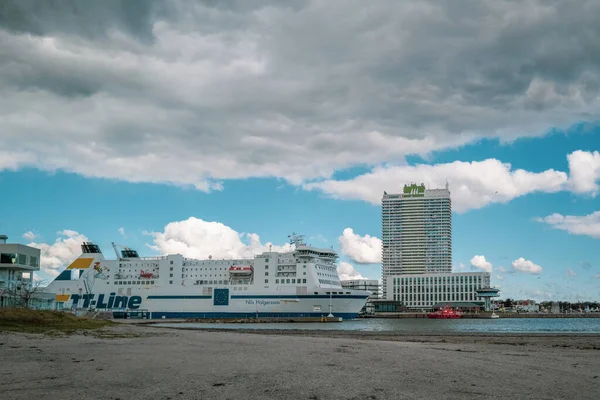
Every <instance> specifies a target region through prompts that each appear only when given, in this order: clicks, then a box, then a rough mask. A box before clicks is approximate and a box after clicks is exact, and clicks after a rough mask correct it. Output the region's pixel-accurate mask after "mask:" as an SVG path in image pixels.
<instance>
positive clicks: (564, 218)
mask: <svg viewBox="0 0 600 400" xmlns="http://www.w3.org/2000/svg"><path fill="white" fill-rule="evenodd" d="M536 221H538V222H543V223H545V224H548V225H550V226H551V227H552V228H554V229H560V230H563V231H567V232H569V233H570V234H571V235H585V236H591V237H593V238H595V239H600V211H595V212H593V213H591V214H589V215H584V216H577V215H561V214H557V213H554V214H552V215H548V216H546V217H543V218H536Z"/></svg>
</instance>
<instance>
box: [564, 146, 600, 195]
mask: <svg viewBox="0 0 600 400" xmlns="http://www.w3.org/2000/svg"><path fill="white" fill-rule="evenodd" d="M567 159H568V160H569V171H570V174H569V184H570V185H571V188H572V190H573V191H574V192H576V193H591V194H592V195H593V196H594V195H596V194H597V193H598V190H600V187H599V186H598V181H600V153H599V152H598V151H594V152H593V153H592V152H589V151H581V150H577V151H574V152H573V153H571V154H569V155H568V156H567Z"/></svg>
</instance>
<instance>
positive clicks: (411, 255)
mask: <svg viewBox="0 0 600 400" xmlns="http://www.w3.org/2000/svg"><path fill="white" fill-rule="evenodd" d="M381 203H382V204H381V226H382V229H381V231H382V232H381V239H382V281H383V292H384V297H385V298H388V299H389V298H390V297H389V296H387V294H386V292H387V288H388V286H389V285H388V282H387V278H388V277H390V276H392V275H404V274H431V273H449V272H451V271H452V203H451V200H450V190H449V189H448V185H446V188H444V189H426V188H425V185H423V184H422V185H420V186H418V185H416V184H412V185H405V186H404V190H403V192H402V193H397V194H388V193H386V192H384V195H383V198H382V202H381Z"/></svg>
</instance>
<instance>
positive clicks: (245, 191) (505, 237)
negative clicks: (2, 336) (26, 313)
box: [0, 0, 600, 301]
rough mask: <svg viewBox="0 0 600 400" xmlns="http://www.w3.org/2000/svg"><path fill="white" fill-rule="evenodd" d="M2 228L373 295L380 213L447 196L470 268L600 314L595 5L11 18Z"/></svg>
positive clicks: (76, 4) (313, 6)
mask: <svg viewBox="0 0 600 400" xmlns="http://www.w3.org/2000/svg"><path fill="white" fill-rule="evenodd" d="M4 3H5V6H3V8H1V9H0V190H1V193H2V195H1V196H0V211H1V212H0V233H5V234H7V235H8V236H9V242H19V243H24V244H30V245H33V246H36V247H39V248H40V249H41V250H42V255H43V257H42V269H41V271H40V273H39V274H37V279H41V280H44V281H48V280H50V279H52V278H53V277H54V276H56V275H57V274H58V273H59V272H60V271H61V269H62V268H64V267H65V265H68V263H69V262H70V261H71V260H72V259H73V258H75V257H77V256H78V255H79V254H80V247H79V246H80V244H81V242H82V241H85V240H90V241H93V242H95V243H97V244H98V245H100V246H101V248H102V250H103V252H104V254H105V255H106V256H112V254H113V251H112V247H111V242H115V243H117V244H119V245H126V246H129V247H132V248H135V249H137V250H138V251H139V252H140V253H141V254H142V255H148V256H149V255H155V254H165V253H181V254H184V255H185V256H189V257H198V258H202V257H208V256H209V255H211V256H213V257H225V258H233V257H251V256H252V255H253V254H256V253H260V252H262V251H267V250H269V249H272V250H287V249H289V243H288V235H290V234H292V232H297V233H299V234H304V235H305V237H306V241H307V242H309V243H310V244H312V245H314V246H319V247H327V248H329V247H333V248H334V249H335V250H336V251H338V253H339V254H340V262H339V268H338V270H339V273H340V276H341V277H342V279H345V278H360V277H363V278H370V279H379V278H380V274H381V264H380V262H381V241H380V235H381V206H380V203H381V196H382V194H383V191H387V192H388V193H393V192H400V191H401V190H402V187H403V185H404V184H409V183H412V182H415V183H424V184H425V185H426V186H428V187H429V188H436V187H443V186H444V185H445V183H446V181H447V182H448V183H449V187H450V191H451V194H452V205H453V270H454V271H482V270H484V271H489V272H491V277H492V285H493V286H496V287H499V288H500V289H501V295H502V297H511V298H522V299H525V298H530V299H535V300H559V299H565V300H571V301H577V300H599V299H600V253H599V252H598V248H599V244H600V196H598V194H599V193H600V153H599V151H600V45H599V44H598V43H599V42H598V40H597V38H598V37H600V25H599V24H598V23H597V18H596V16H597V15H600V2H597V1H595V0H590V1H584V0H582V1H580V2H578V7H572V4H571V3H569V2H568V1H560V0H555V1H551V2H548V1H541V0H540V1H536V0H529V1H523V2H514V1H508V0H500V1H498V0H477V1H475V0H473V1H464V2H461V3H460V5H456V4H454V3H452V4H450V3H446V2H439V1H434V0H431V1H419V2H414V1H399V0H394V1H378V2H372V3H368V4H367V3H365V2H362V1H358V0H356V1H352V0H344V1H341V0H340V1H336V0H328V1H290V2H275V1H271V2H269V1H233V0H231V1H219V2H214V1H183V0H168V1H137V2H136V1H117V0H112V1H103V2H89V1H77V0H71V1H53V2H49V1H48V2H44V1H33V0H31V1H29V0H18V1H17V0H15V1H11V0H8V1H5V2H4Z"/></svg>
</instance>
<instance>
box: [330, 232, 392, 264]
mask: <svg viewBox="0 0 600 400" xmlns="http://www.w3.org/2000/svg"><path fill="white" fill-rule="evenodd" d="M338 239H339V241H340V245H341V252H342V254H344V255H347V256H348V257H350V258H351V259H352V260H353V261H355V262H357V263H359V264H374V263H380V262H381V251H382V250H381V239H379V238H377V237H375V236H370V235H365V236H360V235H358V234H356V233H354V230H353V229H352V228H346V229H344V232H343V233H342V236H340V237H339V238H338Z"/></svg>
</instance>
